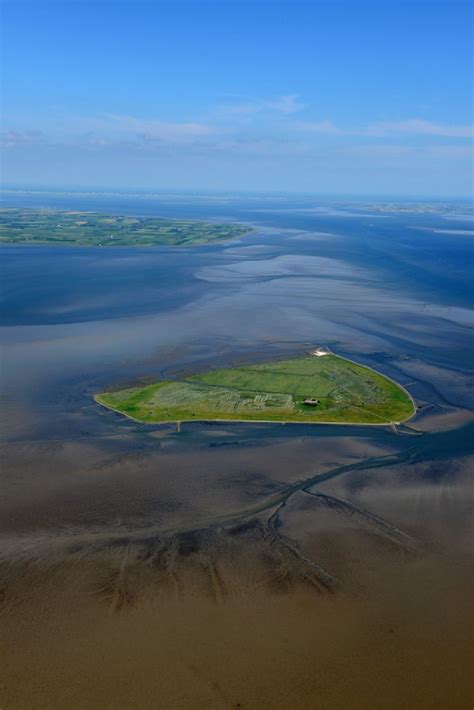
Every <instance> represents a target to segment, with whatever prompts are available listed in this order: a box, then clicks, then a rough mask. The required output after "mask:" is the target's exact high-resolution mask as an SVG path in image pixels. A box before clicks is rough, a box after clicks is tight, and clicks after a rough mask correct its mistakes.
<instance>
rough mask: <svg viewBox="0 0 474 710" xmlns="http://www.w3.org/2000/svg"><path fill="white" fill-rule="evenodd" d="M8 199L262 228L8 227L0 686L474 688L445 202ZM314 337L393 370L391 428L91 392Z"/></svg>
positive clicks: (339, 701)
mask: <svg viewBox="0 0 474 710" xmlns="http://www.w3.org/2000/svg"><path fill="white" fill-rule="evenodd" d="M10 199H11V206H33V207H41V206H42V205H44V204H47V205H48V206H50V207H53V208H55V209H62V208H64V209H69V210H91V211H102V212H104V213H110V212H113V211H114V210H115V211H116V213H120V214H130V215H137V214H149V215H151V216H157V217H158V216H164V217H166V218H172V217H176V218H178V219H203V220H207V219H212V220H218V221H219V222H225V221H226V220H227V219H233V220H235V221H237V222H242V223H246V224H247V223H252V224H253V226H254V230H253V232H252V233H251V234H248V235H246V236H245V240H242V241H239V240H236V241H234V242H233V243H229V244H219V245H205V246H201V247H199V249H196V248H193V249H187V248H186V247H184V248H182V249H180V250H179V253H177V250H175V249H174V250H173V249H171V248H168V247H154V248H143V249H140V248H138V249H135V248H134V249H127V248H121V247H117V248H116V249H114V250H107V251H105V250H100V249H94V248H85V247H77V248H75V249H74V250H67V249H65V248H60V247H51V246H49V247H47V248H46V247H41V246H23V247H15V246H11V245H8V246H4V247H2V256H3V260H2V267H1V268H2V283H3V296H4V308H3V314H2V317H3V324H2V330H1V339H2V352H3V359H2V385H3V393H2V403H3V407H2V411H3V416H2V442H3V443H2V459H1V460H2V471H1V481H2V493H3V495H2V496H1V499H0V534H1V541H0V574H1V577H0V579H1V596H0V613H1V624H0V629H1V630H0V640H1V651H2V668H3V675H2V685H1V687H0V705H2V707H5V708H14V709H15V710H16V709H17V708H18V709H20V710H24V708H35V709H36V708H37V709H38V710H40V709H41V710H43V709H44V708H58V709H59V708H61V709H62V710H63V709H64V708H72V709H74V710H75V709H76V708H77V709H78V710H79V709H80V710H84V709H86V708H87V709H89V708H90V709H91V710H92V709H94V710H95V709H96V708H97V709H99V708H100V709H101V710H102V709H103V708H114V709H115V708H119V709H120V710H121V709H122V708H123V709H127V710H129V709H131V708H140V709H141V708H150V709H151V708H163V709H165V710H174V709H176V710H178V709H180V710H181V709H182V708H192V709H193V710H194V709H196V708H197V709H202V710H210V709H213V708H215V709H216V710H219V709H220V708H247V709H252V710H254V709H255V710H257V708H258V710H260V709H261V708H272V709H273V708H277V709H281V710H289V709H291V710H298V709H299V708H301V710H305V709H306V708H308V709H309V708H311V709H313V708H318V709H319V708H329V709H330V710H333V709H335V710H338V709H339V708H341V709H342V708H347V707H351V708H356V709H358V708H360V709H361V710H362V709H364V710H365V709H366V708H368V707H380V706H381V705H383V707H386V708H394V709H395V708H397V710H398V709H399V708H400V707H404V708H409V709H411V708H413V709H415V708H416V709H418V708H439V709H440V710H441V708H442V709H443V710H445V709H446V708H454V709H457V708H459V709H461V708H465V707H467V706H469V705H468V703H469V702H470V692H471V689H470V673H469V671H470V661H471V650H470V643H471V637H472V621H471V619H472V617H471V607H470V598H469V592H470V585H471V581H472V577H471V569H472V567H471V565H472V556H471V551H470V545H469V540H470V539H471V536H472V516H471V514H470V511H471V510H472V486H471V484H470V468H472V460H473V453H474V452H473V444H472V442H473V439H474V437H473V436H472V434H473V431H472V429H473V419H474V417H473V409H474V397H473V395H472V317H471V307H472V285H471V282H470V269H471V266H470V264H471V260H472V247H471V246H470V241H469V240H467V239H466V237H465V236H462V237H459V238H458V237H457V236H456V235H453V234H449V235H448V234H444V233H439V232H436V231H430V232H428V231H426V229H428V228H429V229H431V230H436V229H440V228H444V229H449V228H450V227H453V228H454V227H456V226H457V228H458V229H462V228H463V227H466V228H468V227H467V225H464V223H463V222H462V220H460V219H459V216H458V215H457V213H458V211H459V210H460V209H461V207H459V206H457V205H453V206H451V211H450V210H449V209H448V208H447V206H446V205H444V204H443V206H442V213H437V212H436V209H435V207H436V205H433V206H432V208H431V209H430V211H429V212H426V210H422V211H421V212H416V211H415V212H407V211H404V210H400V211H399V212H397V211H394V212H393V211H391V212H390V213H387V212H384V213H383V216H380V211H378V212H374V213H373V214H371V213H370V210H371V209H375V208H374V205H373V203H370V205H366V206H364V205H363V204H362V205H361V206H360V211H361V214H357V212H356V211H354V206H353V204H351V212H350V214H347V213H345V212H344V209H345V208H344V206H336V205H334V204H327V205H325V204H321V203H317V202H316V201H315V200H314V199H313V200H312V201H311V200H310V199H309V198H296V197H295V198H286V199H285V200H283V199H282V198H272V199H270V198H268V199H266V200H265V201H263V200H262V202H261V203H259V202H258V201H256V200H246V199H244V198H229V199H228V200H222V199H219V200H217V199H216V200H213V199H212V197H209V198H208V199H207V200H206V199H204V198H200V199H198V198H193V199H191V198H189V199H188V200H185V199H181V200H180V201H176V200H171V199H169V198H162V199H161V201H160V199H158V198H156V197H155V198H154V199H153V200H151V199H150V201H149V202H147V201H146V200H145V199H143V197H142V198H140V200H135V201H134V199H133V196H128V197H127V196H123V195H122V196H115V197H114V196H110V195H109V196H97V195H89V196H84V195H78V196H74V195H73V194H69V195H67V196H62V195H60V194H58V195H56V196H54V195H51V194H48V195H47V198H46V197H45V196H44V195H43V196H42V195H41V194H36V195H31V194H30V195H26V196H25V195H17V196H15V195H13V196H11V197H10ZM311 210H313V211H311ZM341 213H342V214H341ZM375 214H377V215H379V218H378V219H375V217H374V215H375ZM450 216H451V217H452V222H450V221H449V218H450ZM413 227H416V229H413ZM418 227H423V228H426V229H423V230H421V229H418ZM45 273H47V274H48V278H47V279H45V277H44V275H45ZM314 343H320V344H326V345H327V346H328V347H330V348H331V349H332V350H333V351H334V352H338V353H341V354H342V355H345V356H346V357H348V358H353V359H355V360H356V361H357V362H361V363H362V364H366V365H368V366H370V367H373V368H374V369H375V370H377V371H379V372H381V373H382V374H384V375H387V376H388V377H390V378H392V379H394V380H395V381H396V382H399V383H400V384H402V385H403V386H404V387H405V388H406V389H407V391H408V392H409V393H410V394H411V395H412V396H413V397H414V398H415V400H416V402H417V405H418V413H417V415H416V417H415V418H413V419H412V420H410V423H409V426H405V427H404V426H401V427H399V428H398V429H397V431H396V432H395V431H393V430H392V429H390V427H381V428H368V427H360V426H347V427H337V426H332V425H321V426H320V427H311V426H305V425H304V424H292V425H291V426H285V425H282V424H259V423H232V422H220V423H214V424H205V423H201V424H200V423H197V422H196V423H190V424H184V425H182V427H181V429H180V431H177V430H176V427H175V426H174V425H172V424H166V425H143V424H140V423H138V422H133V421H132V420H128V419H124V418H123V417H121V416H120V415H119V414H116V413H114V412H112V411H108V410H106V409H104V408H101V407H99V406H98V405H97V404H96V403H95V402H94V401H93V395H94V393H96V392H98V391H109V390H111V389H113V390H116V391H117V390H120V389H125V388H127V387H134V386H137V385H141V386H144V385H146V384H148V383H150V382H153V381H156V380H157V379H160V378H163V377H165V376H166V375H167V373H170V372H200V371H202V372H205V371H207V370H209V369H211V368H212V367H218V368H226V367H229V366H231V365H235V364H237V365H238V364H239V362H240V363H245V362H249V361H251V362H262V363H264V362H267V361H268V360H273V359H284V358H287V359H290V358H292V357H294V356H295V355H297V354H298V353H300V352H301V351H302V350H305V349H307V348H309V347H311V346H312V345H314Z"/></svg>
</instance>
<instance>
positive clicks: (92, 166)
mask: <svg viewBox="0 0 474 710" xmlns="http://www.w3.org/2000/svg"><path fill="white" fill-rule="evenodd" d="M3 15H4V50H3V63H4V75H5V78H4V86H3V116H4V118H3V137H2V143H3V151H4V154H3V182H4V183H7V184H28V185H38V186H47V185H55V186H65V187H70V186H84V187H98V186H104V187H106V186H107V187H122V188H125V187H131V188H133V187H137V188H138V187H140V188H141V187H147V188H153V189H170V188H174V189H202V190H224V191H225V190H245V191H247V190H248V191H263V192H264V191H274V190H276V191H291V192H298V191H304V192H316V193H317V192H321V193H359V194H364V193H367V194H377V193H379V194H406V195H438V196H466V195H468V194H469V192H470V180H471V167H472V157H471V152H470V147H471V144H472V123H473V117H472V104H471V92H472V57H471V52H472V45H471V41H472V40H471V35H470V32H471V27H472V24H471V23H472V5H471V3H470V2H469V3H467V2H466V3H464V2H462V1H460V0H449V2H443V1H442V0H429V1H428V0H424V1H422V2H417V1H416V0H401V1H395V0H377V1H376V2H364V1H362V0H347V1H346V2H338V1H337V0H336V1H334V0H332V1H329V0H326V1H323V2H319V1H318V0H312V1H310V0H307V1H306V2H299V1H298V0H291V2H286V1H282V2H279V1H278V0H236V1H233V0H219V1H218V2H217V1H215V2H206V1H200V0H199V1H198V0H194V1H191V2H185V1H184V0H183V1H181V0H174V1H173V2H163V1H161V0H155V1H154V2H151V1H150V2H142V1H141V0H134V1H133V2H128V1H126V0H123V1H122V0H103V1H93V2H82V1H81V0H63V1H62V2H61V1H59V0H56V1H55V2H43V0H36V2H22V0H15V1H14V2H13V1H7V2H5V3H3Z"/></svg>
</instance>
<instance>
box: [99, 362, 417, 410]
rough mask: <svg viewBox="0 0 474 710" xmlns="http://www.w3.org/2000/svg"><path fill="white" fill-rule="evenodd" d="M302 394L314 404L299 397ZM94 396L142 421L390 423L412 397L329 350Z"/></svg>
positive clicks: (410, 401) (389, 382) (302, 396)
mask: <svg viewBox="0 0 474 710" xmlns="http://www.w3.org/2000/svg"><path fill="white" fill-rule="evenodd" d="M309 398H313V399H316V400H318V404H317V405H311V404H305V403H304V400H305V399H309ZM95 399H96V401H97V402H99V403H100V404H103V405H105V406H107V407H110V408H111V409H114V410H116V411H118V412H121V413H123V414H126V415H128V416H131V417H133V418H134V419H137V420H139V421H143V422H149V423H152V422H167V421H192V420H196V421H199V420H219V419H229V420H232V419H234V420H248V421H252V420H254V421H256V420H265V421H285V422H286V421H287V422H309V423H310V422H335V423H347V424H349V423H360V424H389V423H391V422H401V421H404V420H405V419H408V418H409V417H410V416H411V415H412V414H413V413H414V404H413V401H412V400H411V398H410V397H409V396H408V394H407V393H406V392H405V390H404V389H402V388H401V387H400V386H398V385H397V384H396V383H395V382H393V381H392V380H389V379H388V378H386V377H384V376H383V375H381V374H379V373H377V372H375V371H374V370H371V369H370V368H367V367H364V366H363V365H358V364H356V363H354V362H351V361H349V360H346V359H345V358H342V357H339V356H338V355H333V354H327V355H324V357H316V356H314V355H305V356H302V357H297V358H293V359H290V360H280V361H276V362H275V361H274V362H269V363H264V364H258V365H247V366H244V367H235V368H227V369H222V370H212V371H210V372H206V373H203V374H198V375H191V376H189V377H187V378H185V379H182V380H161V381H159V382H156V383H155V384H151V385H147V386H145V387H136V388H131V389H124V390H119V391H116V392H103V393H101V394H98V395H96V397H95Z"/></svg>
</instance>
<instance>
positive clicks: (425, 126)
mask: <svg viewBox="0 0 474 710" xmlns="http://www.w3.org/2000/svg"><path fill="white" fill-rule="evenodd" d="M294 126H295V128H297V129H299V130H302V131H306V132H308V133H321V134H324V135H334V136H370V137H373V138H377V137H389V136H409V135H412V136H421V135H423V136H439V137H447V138H472V137H474V126H468V125H464V126H459V125H444V124H440V123H433V122H431V121H426V120H424V119H420V118H413V119H408V120H405V121H383V122H380V123H372V124H370V125H368V126H363V127H361V128H357V127H353V128H340V127H339V126H337V125H336V124H335V123H333V122H332V121H328V120H325V121H319V122H311V121H298V122H295V123H294Z"/></svg>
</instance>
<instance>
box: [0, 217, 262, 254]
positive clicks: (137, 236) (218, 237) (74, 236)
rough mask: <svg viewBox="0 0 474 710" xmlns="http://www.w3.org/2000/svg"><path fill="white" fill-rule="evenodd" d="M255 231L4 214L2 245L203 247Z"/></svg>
mask: <svg viewBox="0 0 474 710" xmlns="http://www.w3.org/2000/svg"><path fill="white" fill-rule="evenodd" d="M250 231H251V227H247V226H243V225H239V224H217V223H214V222H195V221H191V220H175V219H160V218H157V217H120V216H113V215H106V214H96V213H94V212H73V211H62V210H46V209H41V210H40V209H8V208H2V209H0V244H50V245H56V246H90V247H129V246H140V247H149V246H158V245H165V246H166V245H168V246H198V245H200V244H209V243H211V242H222V241H225V240H228V239H235V238H237V237H241V236H242V235H244V234H246V233H248V232H250Z"/></svg>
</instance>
